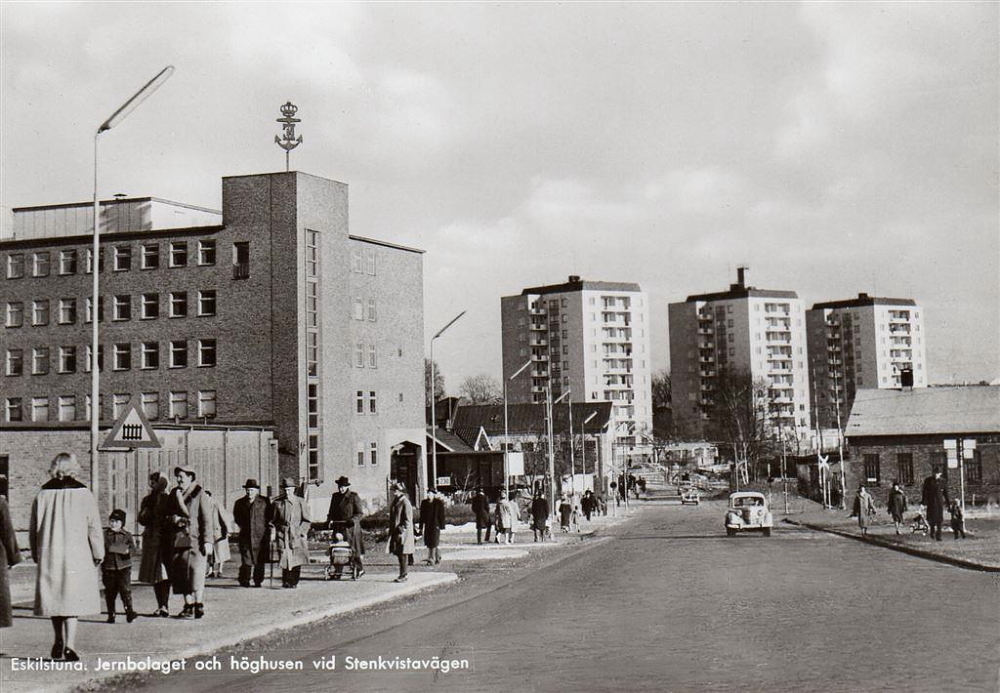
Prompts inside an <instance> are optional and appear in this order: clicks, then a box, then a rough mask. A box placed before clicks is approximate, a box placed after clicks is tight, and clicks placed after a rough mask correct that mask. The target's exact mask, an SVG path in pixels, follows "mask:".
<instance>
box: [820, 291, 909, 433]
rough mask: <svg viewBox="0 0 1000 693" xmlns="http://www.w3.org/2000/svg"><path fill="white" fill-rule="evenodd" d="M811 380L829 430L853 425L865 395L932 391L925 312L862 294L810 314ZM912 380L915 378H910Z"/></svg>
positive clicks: (823, 305) (822, 422) (904, 303)
mask: <svg viewBox="0 0 1000 693" xmlns="http://www.w3.org/2000/svg"><path fill="white" fill-rule="evenodd" d="M806 328H807V341H808V345H809V363H810V367H809V378H810V382H811V384H812V387H813V392H815V397H816V409H817V411H816V412H815V415H816V416H818V417H819V425H820V426H821V427H823V428H832V427H835V426H838V416H837V414H838V411H837V409H838V407H839V409H840V411H839V414H840V416H839V425H840V426H841V427H843V426H846V425H847V417H848V415H849V414H850V412H851V405H852V403H853V402H854V397H855V393H856V392H857V391H858V390H859V389H883V390H884V389H899V388H900V387H901V385H902V384H903V383H902V382H901V378H902V377H903V373H904V372H908V373H909V374H910V376H912V382H907V383H906V385H907V386H912V387H927V361H926V358H925V354H926V345H925V342H924V339H925V337H926V333H925V331H924V320H923V310H922V309H921V307H920V306H918V305H917V304H916V302H915V301H913V300H912V299H909V298H877V297H874V296H869V295H868V294H858V297H857V298H852V299H848V300H846V301H830V302H826V303H817V304H815V305H814V306H813V307H812V309H811V310H808V311H806ZM907 377H909V376H907Z"/></svg>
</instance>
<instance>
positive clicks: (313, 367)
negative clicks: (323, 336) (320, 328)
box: [306, 330, 319, 376]
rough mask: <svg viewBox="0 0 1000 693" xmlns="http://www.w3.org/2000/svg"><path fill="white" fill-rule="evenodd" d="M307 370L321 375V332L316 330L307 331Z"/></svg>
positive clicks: (310, 373)
mask: <svg viewBox="0 0 1000 693" xmlns="http://www.w3.org/2000/svg"><path fill="white" fill-rule="evenodd" d="M306 372H307V373H308V374H309V375H311V376H317V375H319V333H318V332H316V331H314V330H310V331H308V332H306Z"/></svg>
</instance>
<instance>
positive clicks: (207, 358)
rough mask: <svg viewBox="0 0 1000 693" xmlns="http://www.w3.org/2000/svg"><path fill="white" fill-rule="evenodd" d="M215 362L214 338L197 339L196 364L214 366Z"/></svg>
mask: <svg viewBox="0 0 1000 693" xmlns="http://www.w3.org/2000/svg"><path fill="white" fill-rule="evenodd" d="M215 363H216V344H215V340H214V339H199V340H198V365H199V366H204V367H210V366H214V365H215Z"/></svg>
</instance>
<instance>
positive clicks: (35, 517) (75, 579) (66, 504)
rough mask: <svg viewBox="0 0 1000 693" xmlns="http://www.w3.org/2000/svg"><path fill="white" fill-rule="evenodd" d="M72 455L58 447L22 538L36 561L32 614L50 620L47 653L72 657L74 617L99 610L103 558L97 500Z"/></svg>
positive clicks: (75, 659)
mask: <svg viewBox="0 0 1000 693" xmlns="http://www.w3.org/2000/svg"><path fill="white" fill-rule="evenodd" d="M79 474H80V465H79V463H78V462H77V461H76V455H73V454H71V453H66V452H63V453H59V454H58V455H56V456H55V458H54V459H53V460H52V464H51V465H50V467H49V475H50V476H51V477H52V478H51V480H49V481H47V482H46V483H45V484H44V485H43V486H42V489H41V491H39V492H38V495H37V496H35V500H34V502H33V503H32V505H31V523H30V524H29V525H28V540H29V543H30V545H31V557H32V559H33V560H34V561H35V564H36V565H37V571H38V573H37V575H36V577H35V616H48V617H49V618H50V619H51V620H52V630H53V631H54V635H55V639H54V641H53V644H52V653H51V654H52V659H66V660H68V661H72V662H75V661H78V660H79V659H80V656H79V655H78V654H77V652H76V626H77V617H79V616H85V615H88V614H99V613H101V596H100V589H99V588H98V585H97V566H98V565H100V563H101V561H102V560H103V559H104V536H103V532H102V530H101V521H100V518H99V516H98V511H97V500H96V499H95V498H94V495H93V494H92V493H91V492H90V489H88V488H87V487H86V486H84V485H83V484H82V483H80V482H79V481H77V479H76V477H77V476H79Z"/></svg>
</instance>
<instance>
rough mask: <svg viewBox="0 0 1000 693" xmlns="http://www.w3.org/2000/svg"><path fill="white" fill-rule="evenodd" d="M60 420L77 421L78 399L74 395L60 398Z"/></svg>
mask: <svg viewBox="0 0 1000 693" xmlns="http://www.w3.org/2000/svg"><path fill="white" fill-rule="evenodd" d="M59 420H60V421H75V420H76V397H74V396H73V395H66V396H62V397H60V398H59Z"/></svg>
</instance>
